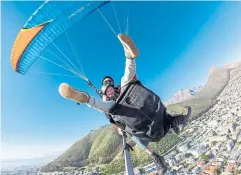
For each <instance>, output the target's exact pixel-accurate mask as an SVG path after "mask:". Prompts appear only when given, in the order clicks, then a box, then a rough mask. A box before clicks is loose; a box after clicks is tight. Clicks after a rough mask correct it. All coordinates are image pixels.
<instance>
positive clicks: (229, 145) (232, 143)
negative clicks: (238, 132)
mask: <svg viewBox="0 0 241 175" xmlns="http://www.w3.org/2000/svg"><path fill="white" fill-rule="evenodd" d="M233 146H234V141H233V140H229V141H228V143H227V150H228V151H231V150H232V149H233Z"/></svg>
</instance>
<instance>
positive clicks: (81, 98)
mask: <svg viewBox="0 0 241 175" xmlns="http://www.w3.org/2000/svg"><path fill="white" fill-rule="evenodd" d="M59 93H60V95H61V96H62V97H64V98H67V99H70V100H73V101H76V102H79V103H88V102H89V98H90V97H89V95H88V94H87V93H86V92H83V91H77V90H75V89H73V88H72V87H71V86H70V85H68V84H67V83H62V84H61V85H60V86H59Z"/></svg>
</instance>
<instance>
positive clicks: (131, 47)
mask: <svg viewBox="0 0 241 175" xmlns="http://www.w3.org/2000/svg"><path fill="white" fill-rule="evenodd" d="M118 38H119V40H120V42H121V44H122V45H123V47H124V50H125V56H126V57H127V58H129V59H135V58H136V57H138V56H139V51H138V49H137V48H136V46H135V43H134V42H133V41H132V39H131V38H130V37H129V36H127V35H125V34H122V33H121V34H119V35H118Z"/></svg>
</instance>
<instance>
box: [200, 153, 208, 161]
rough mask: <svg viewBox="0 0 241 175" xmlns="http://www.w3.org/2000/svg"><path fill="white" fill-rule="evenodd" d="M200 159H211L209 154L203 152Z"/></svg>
mask: <svg viewBox="0 0 241 175" xmlns="http://www.w3.org/2000/svg"><path fill="white" fill-rule="evenodd" d="M200 159H201V160H205V161H209V157H208V155H205V154H202V155H201V156H200Z"/></svg>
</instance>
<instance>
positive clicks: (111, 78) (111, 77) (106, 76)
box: [101, 76, 114, 85]
mask: <svg viewBox="0 0 241 175" xmlns="http://www.w3.org/2000/svg"><path fill="white" fill-rule="evenodd" d="M107 78H109V79H111V80H112V81H113V84H114V80H113V78H112V77H110V76H105V77H104V78H103V79H102V82H101V84H102V85H103V83H104V80H105V79H107Z"/></svg>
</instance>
